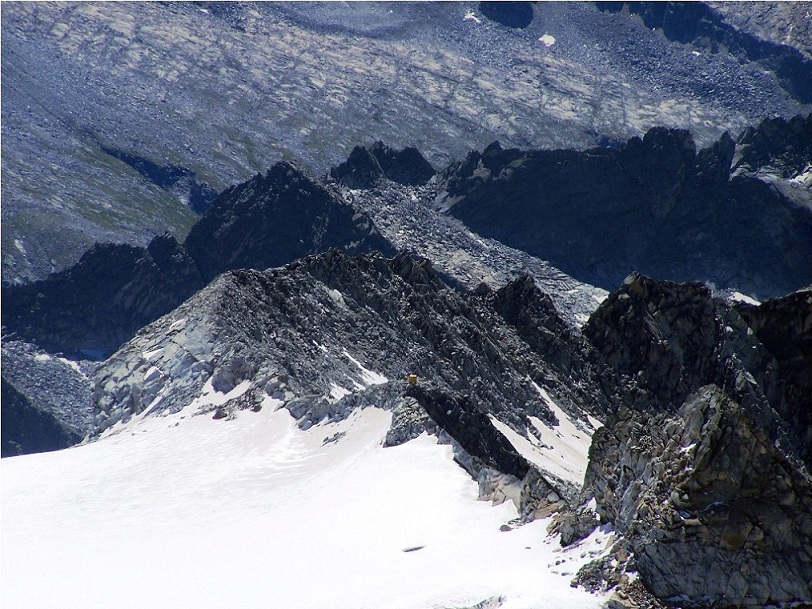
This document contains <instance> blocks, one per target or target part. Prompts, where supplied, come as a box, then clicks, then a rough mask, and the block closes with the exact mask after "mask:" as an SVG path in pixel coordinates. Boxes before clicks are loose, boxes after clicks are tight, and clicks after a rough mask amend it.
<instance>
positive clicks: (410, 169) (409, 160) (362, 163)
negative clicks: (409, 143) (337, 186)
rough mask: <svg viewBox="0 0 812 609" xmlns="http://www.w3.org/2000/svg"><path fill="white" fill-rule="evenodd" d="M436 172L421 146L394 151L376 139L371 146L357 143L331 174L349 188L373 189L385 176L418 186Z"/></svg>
mask: <svg viewBox="0 0 812 609" xmlns="http://www.w3.org/2000/svg"><path fill="white" fill-rule="evenodd" d="M434 174H435V171H434V168H433V167H432V166H431V164H429V162H428V161H427V160H426V159H425V158H424V157H423V155H422V154H420V152H419V151H418V150H417V148H404V149H403V150H393V149H392V148H390V147H389V146H386V145H384V144H383V142H375V143H374V144H373V145H372V146H371V147H370V148H369V149H367V148H364V147H363V146H356V147H355V148H353V150H352V152H351V153H350V156H349V158H348V159H347V160H346V161H345V162H344V163H341V164H340V165H338V166H337V167H333V168H332V169H331V170H330V175H331V176H332V177H333V178H335V179H336V180H338V181H339V182H341V183H342V184H343V185H344V186H347V187H348V188H371V187H373V186H374V185H375V184H376V183H377V182H378V180H379V178H381V177H386V178H387V179H389V180H392V181H393V182H397V183H398V184H403V185H406V186H417V185H422V184H425V183H426V182H428V181H429V180H430V179H431V178H432V177H433V176H434Z"/></svg>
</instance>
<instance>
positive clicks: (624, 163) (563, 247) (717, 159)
mask: <svg viewBox="0 0 812 609" xmlns="http://www.w3.org/2000/svg"><path fill="white" fill-rule="evenodd" d="M778 122H780V123H781V124H782V125H783V127H781V128H770V127H769V126H763V127H760V128H759V130H758V131H757V133H759V134H761V133H766V132H768V131H769V132H772V131H776V130H777V131H778V132H779V133H780V134H783V135H775V137H774V138H770V137H767V136H766V135H765V136H758V137H757V136H756V135H753V134H748V133H745V134H744V135H743V136H742V138H741V144H740V145H739V149H738V153H737V148H736V143H735V142H734V141H733V139H732V138H731V137H729V136H728V135H727V134H725V135H724V136H723V137H722V138H720V139H719V140H718V141H717V142H716V143H715V144H713V145H711V146H709V147H707V148H704V149H702V150H700V151H698V152H697V150H696V147H695V144H694V142H693V139H692V138H691V136H690V134H688V133H687V132H686V131H680V130H672V129H662V128H655V129H652V130H650V131H649V132H648V133H647V134H646V135H645V136H644V137H643V138H642V139H640V138H632V139H631V140H629V141H628V142H627V143H626V144H625V145H623V146H622V147H620V148H619V149H615V148H594V149H591V150H587V151H583V152H576V151H529V152H522V151H519V150H515V149H510V150H504V149H502V148H501V146H499V145H498V144H492V145H491V146H489V147H488V148H486V149H485V150H484V151H483V152H482V153H472V154H470V155H469V156H468V158H467V159H466V160H464V161H463V162H461V163H458V164H456V165H453V166H451V167H450V168H449V169H448V170H446V171H445V172H444V173H443V174H442V177H441V183H440V187H439V189H440V191H441V192H440V195H439V197H438V199H437V205H438V207H440V208H441V209H444V210H447V211H448V213H450V214H451V215H453V216H454V217H456V218H459V219H460V220H462V221H463V222H464V223H465V224H466V225H467V226H469V227H470V228H471V229H473V230H474V231H476V232H478V233H479V234H482V235H484V236H488V237H492V238H495V239H498V240H500V241H502V242H503V243H505V244H507V245H510V246H513V247H517V248H519V249H523V250H525V251H527V252H529V253H531V254H533V255H535V256H538V257H539V258H542V259H545V260H549V261H550V262H551V263H552V264H553V265H555V266H557V267H558V268H560V269H561V270H563V271H564V272H567V273H569V274H571V275H572V276H574V277H576V278H578V279H581V280H583V281H586V282H587V283H591V284H594V285H598V286H601V287H604V288H607V289H612V288H613V287H614V286H616V285H618V284H619V283H620V282H621V281H622V280H623V278H624V277H625V276H626V275H628V274H629V273H630V272H632V271H639V272H642V273H645V274H648V275H651V276H654V277H657V278H658V279H670V280H677V281H686V280H703V281H710V282H713V283H715V284H716V285H717V286H719V287H731V288H737V289H739V290H742V291H744V292H747V293H750V294H752V295H754V296H757V297H774V296H778V295H782V294H785V293H787V292H790V291H793V290H797V289H799V288H801V287H803V286H805V285H807V284H809V283H810V282H812V270H810V266H809V264H808V263H807V261H808V260H809V259H810V257H812V211H811V210H812V207H810V195H809V191H808V189H807V188H803V187H802V186H801V185H800V184H795V183H794V182H791V180H790V179H784V178H782V177H780V174H779V176H776V177H775V179H773V180H772V181H771V182H770V183H769V184H767V183H765V182H764V181H762V180H760V179H756V177H753V174H746V173H744V172H742V171H739V172H738V173H736V174H735V176H734V177H733V178H732V179H731V175H732V174H731V165H732V163H733V160H734V155H735V154H739V157H740V160H739V161H738V163H740V165H737V166H740V167H744V165H743V163H747V162H750V163H751V164H756V165H757V166H759V167H760V166H766V164H767V163H768V162H770V163H774V164H776V165H779V166H788V167H792V169H791V170H790V169H788V171H790V176H789V177H790V178H791V179H793V180H796V181H797V180H798V179H800V178H797V176H798V175H799V173H798V172H800V171H802V170H803V166H804V165H803V163H804V161H801V160H800V159H801V158H806V157H808V150H807V149H806V147H805V146H806V145H805V144H802V143H801V142H802V141H804V138H803V136H802V135H796V134H795V132H796V131H797V130H800V131H801V132H803V131H804V129H805V125H806V122H807V120H802V119H798V120H797V121H796V120H795V119H793V121H791V123H790V124H787V123H786V122H783V121H778ZM796 123H797V124H796ZM751 140H752V141H751ZM755 140H758V142H759V143H757V144H755V143H752V142H754V141H755ZM762 140H769V141H773V140H775V142H774V143H773V144H769V143H762ZM779 141H780V142H781V143H780V144H779V143H778V142H779ZM748 142H750V143H748ZM751 157H752V159H753V160H752V161H747V159H751ZM769 159H772V160H769ZM807 162H808V159H807ZM765 218H768V220H766V221H765ZM766 261H769V263H765V262H766Z"/></svg>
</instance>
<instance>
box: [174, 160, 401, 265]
mask: <svg viewBox="0 0 812 609" xmlns="http://www.w3.org/2000/svg"><path fill="white" fill-rule="evenodd" d="M185 245H186V248H187V249H188V250H189V253H190V255H191V256H192V257H193V258H194V260H195V262H196V263H197V265H198V267H199V268H200V271H201V273H202V275H203V276H204V278H205V279H206V280H207V281H211V279H213V278H214V277H215V276H216V275H218V274H219V273H221V272H223V271H225V270H228V269H236V268H251V269H260V270H264V269H267V268H270V267H274V266H281V265H283V264H286V263H288V262H290V261H292V260H295V259H297V258H301V257H303V256H307V255H309V254H314V253H317V252H322V251H326V250H327V249H329V248H339V249H345V250H347V251H349V252H362V251H371V250H382V251H384V252H386V253H392V248H391V246H390V245H389V243H388V242H386V240H385V239H384V238H383V237H381V236H380V234H379V233H378V231H377V229H376V228H375V226H374V224H373V223H372V221H371V220H370V219H369V218H368V217H367V216H366V215H365V214H362V213H359V211H358V210H357V209H355V208H354V207H353V206H352V205H350V204H348V203H346V202H345V201H344V200H343V199H341V197H340V196H339V195H338V194H337V193H335V192H331V191H329V190H328V189H327V188H326V187H325V186H324V185H322V184H321V183H319V182H318V181H315V180H313V179H312V178H311V177H309V176H308V175H306V174H305V173H304V172H303V171H302V170H301V169H300V168H298V167H297V166H295V165H293V164H291V163H286V162H282V163H277V164H276V165H274V166H273V167H272V168H271V169H270V170H269V171H268V172H267V173H266V174H265V175H264V176H256V177H255V178H253V179H251V180H249V181H247V182H245V183H243V184H241V185H239V186H236V187H234V188H230V189H228V190H227V191H226V192H224V193H223V194H222V195H221V196H220V197H218V199H217V200H216V201H215V202H214V203H213V204H212V207H211V210H210V211H209V212H208V213H207V214H206V215H205V216H204V217H203V218H202V219H201V220H200V221H199V222H198V223H197V224H195V226H194V227H192V230H191V231H190V232H189V236H188V237H187V238H186V242H185Z"/></svg>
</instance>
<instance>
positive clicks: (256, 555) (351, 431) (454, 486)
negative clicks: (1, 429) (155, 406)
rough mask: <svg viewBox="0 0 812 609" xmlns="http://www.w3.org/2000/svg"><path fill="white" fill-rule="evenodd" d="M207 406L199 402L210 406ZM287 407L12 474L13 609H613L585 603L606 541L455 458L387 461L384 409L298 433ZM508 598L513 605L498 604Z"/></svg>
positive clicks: (112, 440)
mask: <svg viewBox="0 0 812 609" xmlns="http://www.w3.org/2000/svg"><path fill="white" fill-rule="evenodd" d="M196 401H197V400H196ZM279 405H280V403H279V402H274V401H273V400H271V399H270V398H269V399H268V400H267V401H266V403H265V405H264V407H263V409H262V410H261V411H260V412H257V413H254V412H250V411H242V412H240V413H239V414H238V416H237V417H236V418H234V419H231V420H219V421H215V420H212V419H211V418H209V417H208V416H192V414H191V413H192V412H193V409H194V408H196V406H191V407H190V408H186V409H184V410H183V411H181V412H179V413H176V414H173V415H167V416H149V417H139V418H136V419H134V420H132V421H130V422H129V423H127V424H126V425H121V424H120V425H118V426H116V427H115V428H113V429H112V430H110V431H109V432H108V433H107V434H106V435H105V436H104V437H103V438H102V439H100V440H99V441H97V442H94V443H91V444H88V445H85V446H79V447H74V448H71V449H68V450H63V451H59V452H52V453H43V454H34V455H26V456H23V457H13V458H8V459H3V461H2V558H1V559H0V562H1V564H2V571H1V574H2V588H1V589H2V592H0V601H1V602H0V604H2V606H3V607H6V608H15V609H16V608H25V607H32V608H38V609H39V608H47V607H82V608H83V609H90V608H93V607H105V608H107V607H118V608H126V607H139V608H143V607H150V608H161V607H167V608H168V607H196V608H204V607H212V608H215V607H216V608H220V607H241V608H250V607H296V608H327V607H330V608H333V607H357V608H364V607H370V608H372V607H375V608H380V607H391V608H403V609H407V608H415V609H417V608H435V607H465V606H471V605H473V604H476V603H479V602H481V601H485V600H487V599H492V601H491V602H490V604H488V606H491V607H496V606H500V602H502V603H503V604H501V606H502V607H505V608H508V609H520V608H525V609H529V608H531V607H545V608H547V609H554V608H556V607H561V608H563V607H567V608H572V607H583V608H588V607H599V606H600V605H601V604H602V603H603V602H604V601H605V598H603V597H599V596H593V595H590V594H587V593H586V592H584V591H582V590H579V589H573V588H571V587H570V581H571V579H572V576H574V574H575V572H576V571H577V569H578V568H579V567H580V565H581V564H583V563H584V562H586V561H587V560H589V559H590V558H592V557H593V556H594V555H596V554H597V553H599V552H600V551H602V550H603V548H604V546H605V544H606V543H607V538H606V536H605V535H604V534H603V533H600V532H599V533H596V534H595V536H593V537H592V538H590V539H588V540H586V541H585V542H583V544H581V545H579V546H576V547H575V548H572V549H570V550H568V551H567V552H564V551H562V549H561V548H560V546H559V544H558V541H557V539H554V538H551V537H547V533H546V527H547V524H548V523H547V522H546V521H536V522H533V523H530V524H526V525H523V526H518V527H517V526H516V525H515V523H511V530H508V531H504V532H503V531H500V527H501V526H502V525H504V524H506V523H509V522H511V520H512V519H514V518H515V517H516V516H517V514H516V512H515V508H514V507H513V505H512V504H511V503H510V502H507V503H505V504H502V505H500V506H495V507H494V506H491V505H490V504H489V503H487V502H483V501H478V500H477V485H476V483H475V482H474V481H473V480H471V479H470V478H469V477H468V476H467V474H465V472H464V471H463V470H462V469H461V468H459V467H458V466H457V465H456V464H455V463H454V462H453V461H452V457H451V449H450V447H449V446H445V445H440V444H438V443H437V441H436V438H434V437H429V436H426V435H423V436H421V437H419V438H417V439H416V440H413V441H411V442H408V443H406V444H403V445H401V446H397V447H391V448H382V447H381V440H382V439H383V437H384V435H385V433H386V430H387V429H388V426H389V423H390V418H391V414H390V413H389V412H385V411H383V410H379V409H376V408H367V409H365V410H362V411H356V412H354V413H353V414H352V415H351V416H350V417H349V418H348V419H347V420H345V421H342V422H340V423H335V424H322V425H317V426H314V427H312V428H311V429H309V430H307V431H302V430H300V429H298V428H297V427H296V425H295V421H294V420H293V418H292V417H291V416H290V415H289V414H288V412H287V410H285V409H279V408H278V406H279ZM500 597H501V599H502V600H501V601H499V600H498V599H499V598H500Z"/></svg>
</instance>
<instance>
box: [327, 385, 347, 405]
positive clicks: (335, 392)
mask: <svg viewBox="0 0 812 609" xmlns="http://www.w3.org/2000/svg"><path fill="white" fill-rule="evenodd" d="M351 393H352V391H350V390H349V389H346V388H344V387H342V386H341V385H338V384H336V383H330V397H331V398H333V399H334V400H335V401H336V402H337V401H339V400H340V399H341V398H343V397H344V396H345V395H350V394H351Z"/></svg>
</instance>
